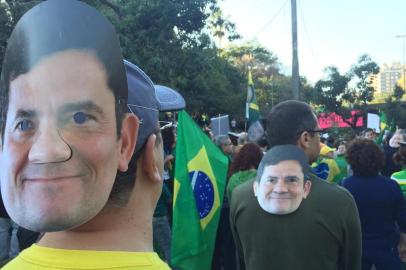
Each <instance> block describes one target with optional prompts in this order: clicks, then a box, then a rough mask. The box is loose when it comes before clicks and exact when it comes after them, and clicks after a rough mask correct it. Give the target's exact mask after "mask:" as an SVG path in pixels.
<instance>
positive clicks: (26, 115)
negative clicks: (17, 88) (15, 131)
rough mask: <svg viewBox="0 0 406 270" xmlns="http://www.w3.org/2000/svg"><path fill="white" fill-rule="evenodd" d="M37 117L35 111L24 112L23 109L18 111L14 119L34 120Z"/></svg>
mask: <svg viewBox="0 0 406 270" xmlns="http://www.w3.org/2000/svg"><path fill="white" fill-rule="evenodd" d="M36 116H37V112H36V111H34V110H23V109H18V110H17V112H16V114H15V117H14V119H18V118H34V117H36Z"/></svg>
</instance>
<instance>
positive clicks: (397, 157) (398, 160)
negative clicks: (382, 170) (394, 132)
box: [393, 144, 406, 167]
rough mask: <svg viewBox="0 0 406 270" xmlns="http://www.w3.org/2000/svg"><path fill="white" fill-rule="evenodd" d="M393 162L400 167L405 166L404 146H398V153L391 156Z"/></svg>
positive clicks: (405, 149) (405, 152) (405, 150)
mask: <svg viewBox="0 0 406 270" xmlns="http://www.w3.org/2000/svg"><path fill="white" fill-rule="evenodd" d="M393 162H394V163H395V164H398V165H400V166H402V167H403V166H405V165H406V145H404V144H400V147H399V149H398V151H397V152H396V153H395V154H394V155H393Z"/></svg>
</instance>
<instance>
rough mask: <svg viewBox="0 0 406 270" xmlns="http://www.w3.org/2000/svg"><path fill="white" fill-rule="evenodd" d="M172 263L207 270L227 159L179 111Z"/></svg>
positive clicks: (181, 267)
mask: <svg viewBox="0 0 406 270" xmlns="http://www.w3.org/2000/svg"><path fill="white" fill-rule="evenodd" d="M177 132H178V137H177V143H176V154H175V156H176V159H175V183H174V199H173V225H172V250H171V257H172V258H171V264H172V266H173V267H176V268H177V269H179V270H210V269H211V261H212V257H213V250H214V243H215V240H216V232H217V226H218V222H219V218H220V210H221V202H222V201H223V194H224V189H225V185H226V177H227V168H228V157H227V156H225V155H224V154H223V153H222V152H221V150H220V149H219V148H218V147H217V146H216V145H215V144H214V143H213V142H212V141H211V140H210V139H209V138H208V137H207V136H206V134H204V133H203V131H202V130H201V129H200V127H199V126H197V125H196V124H195V123H194V121H193V120H192V118H191V117H190V116H189V115H188V114H187V113H186V112H185V111H181V112H180V113H179V118H178V129H177Z"/></svg>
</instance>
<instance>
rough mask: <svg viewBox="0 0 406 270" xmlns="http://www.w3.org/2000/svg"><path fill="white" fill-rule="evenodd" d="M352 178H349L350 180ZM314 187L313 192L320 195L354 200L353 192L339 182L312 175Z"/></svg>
mask: <svg viewBox="0 0 406 270" xmlns="http://www.w3.org/2000/svg"><path fill="white" fill-rule="evenodd" d="M349 179H350V178H347V179H346V181H347V180H349ZM311 180H312V188H311V192H310V193H311V194H312V193H313V194H317V195H319V196H323V197H327V198H330V199H337V200H353V197H352V195H351V193H350V192H349V191H348V190H347V189H345V188H344V187H342V186H339V185H337V184H331V183H328V182H326V181H325V180H323V179H320V178H319V177H317V176H315V175H312V179H311Z"/></svg>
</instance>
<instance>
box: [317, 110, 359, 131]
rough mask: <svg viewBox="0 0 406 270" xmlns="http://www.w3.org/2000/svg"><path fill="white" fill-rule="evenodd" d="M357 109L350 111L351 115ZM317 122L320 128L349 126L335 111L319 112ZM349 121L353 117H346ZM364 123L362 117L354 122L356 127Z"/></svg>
mask: <svg viewBox="0 0 406 270" xmlns="http://www.w3.org/2000/svg"><path fill="white" fill-rule="evenodd" d="M356 113H357V111H355V110H354V111H351V115H354V114H356ZM318 118H319V124H320V128H322V129H325V128H332V127H350V125H348V124H347V123H345V122H344V120H343V118H342V117H341V116H339V115H337V114H336V113H320V114H319V117H318ZM348 120H349V121H350V122H351V121H353V117H351V118H349V119H348ZM363 125H364V122H363V119H362V117H359V118H358V120H357V123H356V126H357V127H362V126H363Z"/></svg>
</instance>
